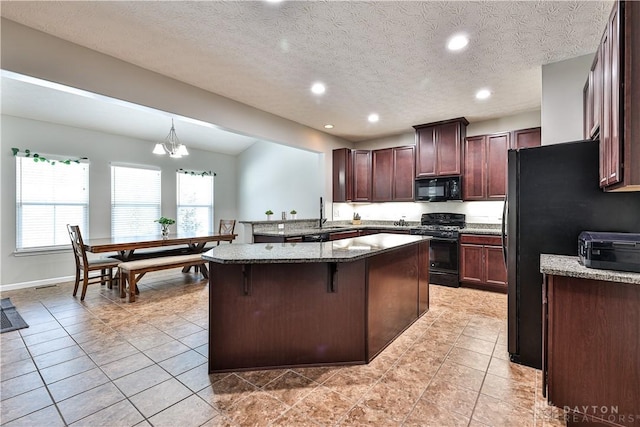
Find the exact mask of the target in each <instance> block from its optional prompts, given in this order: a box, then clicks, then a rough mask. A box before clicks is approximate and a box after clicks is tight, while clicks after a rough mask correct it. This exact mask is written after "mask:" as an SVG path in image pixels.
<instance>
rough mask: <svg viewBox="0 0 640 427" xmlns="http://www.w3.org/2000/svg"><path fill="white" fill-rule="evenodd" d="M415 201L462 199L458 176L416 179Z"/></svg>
mask: <svg viewBox="0 0 640 427" xmlns="http://www.w3.org/2000/svg"><path fill="white" fill-rule="evenodd" d="M414 194H415V200H416V201H417V202H446V201H447V200H462V190H461V187H460V177H459V176H452V177H447V178H426V179H416V191H415V193H414Z"/></svg>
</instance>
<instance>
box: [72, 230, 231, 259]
mask: <svg viewBox="0 0 640 427" xmlns="http://www.w3.org/2000/svg"><path fill="white" fill-rule="evenodd" d="M237 236H238V235H237V234H219V233H208V234H194V233H176V234H170V235H169V236H167V237H163V236H162V235H161V234H151V235H144V236H126V237H105V238H96V239H88V240H85V241H84V249H85V250H86V251H87V252H92V253H104V252H118V253H119V255H118V258H119V259H121V260H122V261H130V260H132V259H134V257H133V254H134V252H135V251H136V250H137V249H150V248H165V249H167V250H166V251H154V252H151V253H149V256H164V255H175V254H176V253H175V252H176V251H172V250H171V249H170V248H169V247H170V246H176V247H177V248H172V249H177V250H181V248H179V246H185V247H184V248H182V252H183V253H185V254H197V253H201V252H202V251H203V250H204V249H205V245H206V244H207V243H210V242H232V241H233V240H234V239H235V238H236V237H237ZM146 254H147V253H144V255H146ZM141 256H142V255H141Z"/></svg>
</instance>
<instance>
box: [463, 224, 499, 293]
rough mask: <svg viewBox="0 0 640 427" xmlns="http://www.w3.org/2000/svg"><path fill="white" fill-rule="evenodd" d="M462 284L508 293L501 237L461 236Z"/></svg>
mask: <svg viewBox="0 0 640 427" xmlns="http://www.w3.org/2000/svg"><path fill="white" fill-rule="evenodd" d="M460 282H462V283H463V284H467V285H470V286H472V287H477V288H481V289H487V290H492V291H499V292H507V267H506V266H505V264H504V258H503V255H502V241H501V238H500V237H499V236H487V235H479V234H478V235H476V234H462V235H461V236H460Z"/></svg>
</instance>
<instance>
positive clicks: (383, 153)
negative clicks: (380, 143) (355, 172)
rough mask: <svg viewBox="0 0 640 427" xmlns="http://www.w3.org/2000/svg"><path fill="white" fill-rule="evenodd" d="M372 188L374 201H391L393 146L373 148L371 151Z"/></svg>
mask: <svg viewBox="0 0 640 427" xmlns="http://www.w3.org/2000/svg"><path fill="white" fill-rule="evenodd" d="M371 156H372V159H371V164H372V177H373V190H372V200H373V201H376V202H388V201H391V199H392V197H393V194H392V186H393V157H394V155H393V148H385V149H384V150H374V151H372V152H371Z"/></svg>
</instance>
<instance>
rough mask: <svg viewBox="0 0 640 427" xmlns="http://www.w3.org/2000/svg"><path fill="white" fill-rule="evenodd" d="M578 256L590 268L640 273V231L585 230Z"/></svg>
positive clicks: (580, 240)
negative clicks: (605, 231)
mask: <svg viewBox="0 0 640 427" xmlns="http://www.w3.org/2000/svg"><path fill="white" fill-rule="evenodd" d="M578 256H579V257H580V264H582V265H584V266H585V267H588V268H596V269H606V270H616V271H635V272H637V273H640V233H603V232H594V231H583V232H582V233H580V235H579V236H578Z"/></svg>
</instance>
